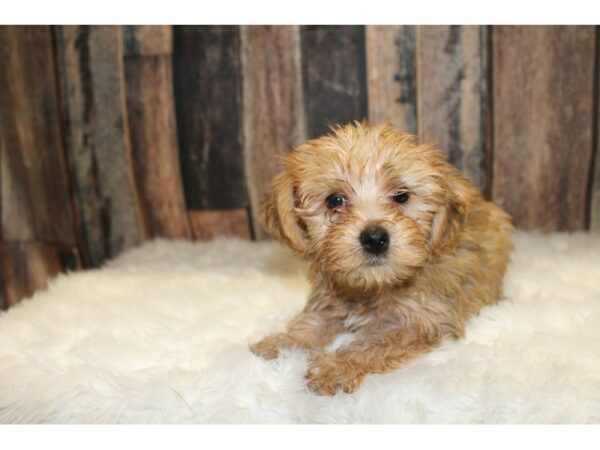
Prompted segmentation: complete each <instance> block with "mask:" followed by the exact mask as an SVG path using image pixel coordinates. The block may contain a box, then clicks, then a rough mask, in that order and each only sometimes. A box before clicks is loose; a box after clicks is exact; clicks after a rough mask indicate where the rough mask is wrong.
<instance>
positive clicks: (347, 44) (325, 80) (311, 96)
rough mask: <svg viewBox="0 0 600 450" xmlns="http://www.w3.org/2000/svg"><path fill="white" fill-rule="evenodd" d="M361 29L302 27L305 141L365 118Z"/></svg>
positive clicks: (362, 28)
mask: <svg viewBox="0 0 600 450" xmlns="http://www.w3.org/2000/svg"><path fill="white" fill-rule="evenodd" d="M364 28H365V27H364V26H361V25H356V26H354V25H353V26H348V25H335V26H333V25H310V26H303V27H301V32H300V37H301V51H302V82H303V88H304V90H303V94H304V107H305V112H306V131H307V135H308V137H318V136H321V135H322V134H325V133H327V132H329V127H330V126H331V125H334V124H345V123H348V122H351V121H353V120H363V119H365V118H366V117H367V97H366V82H365V30H364Z"/></svg>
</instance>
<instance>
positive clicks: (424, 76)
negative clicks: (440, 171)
mask: <svg viewBox="0 0 600 450" xmlns="http://www.w3.org/2000/svg"><path fill="white" fill-rule="evenodd" d="M486 50H487V39H486V28H485V27H483V26H457V25H452V26H419V27H417V53H418V55H417V61H418V67H417V71H418V77H419V82H418V86H419V89H418V99H419V100H418V107H419V109H418V113H419V137H420V138H421V140H423V141H430V142H436V143H437V146H438V147H439V148H440V150H442V151H444V152H446V153H447V155H448V159H449V161H450V162H451V163H452V164H454V165H455V166H457V167H458V168H459V169H461V170H462V171H463V173H465V174H466V175H467V176H468V177H469V178H470V179H471V181H473V182H474V183H475V184H476V185H478V186H480V187H483V186H484V185H485V182H486V179H485V145H484V144H485V136H484V127H485V118H486V117H485V115H486V106H487V105H486V101H487V95H486V61H487V56H486V53H487V52H486Z"/></svg>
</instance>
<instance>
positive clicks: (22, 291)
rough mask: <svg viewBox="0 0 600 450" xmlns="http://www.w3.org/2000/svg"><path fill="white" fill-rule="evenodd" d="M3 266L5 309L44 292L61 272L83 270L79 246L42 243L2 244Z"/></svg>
mask: <svg viewBox="0 0 600 450" xmlns="http://www.w3.org/2000/svg"><path fill="white" fill-rule="evenodd" d="M0 263H1V264H2V274H3V282H4V301H5V305H4V307H5V308H8V307H10V306H13V305H15V304H16V303H18V302H20V301H21V300H23V299H25V298H28V297H31V296H32V295H33V294H34V292H36V291H38V290H40V289H44V288H45V287H46V286H47V284H48V280H49V279H50V278H52V277H55V276H56V275H58V274H59V273H61V272H63V271H65V270H76V269H77V268H79V267H81V261H80V257H79V254H78V252H77V249H76V247H69V246H59V245H55V244H47V243H42V242H2V243H1V244H0Z"/></svg>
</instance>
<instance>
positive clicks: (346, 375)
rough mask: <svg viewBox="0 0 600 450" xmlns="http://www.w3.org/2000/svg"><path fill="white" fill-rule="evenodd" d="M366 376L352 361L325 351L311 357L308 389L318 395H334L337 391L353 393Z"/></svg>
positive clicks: (307, 378)
mask: <svg viewBox="0 0 600 450" xmlns="http://www.w3.org/2000/svg"><path fill="white" fill-rule="evenodd" d="M364 377H365V374H364V373H363V372H362V371H360V370H358V369H357V368H356V367H355V366H354V365H352V364H351V363H350V362H348V361H345V360H343V359H341V358H339V357H337V356H336V355H330V354H325V353H324V354H318V355H315V356H313V357H312V358H311V360H310V364H309V367H308V371H307V373H306V380H307V386H308V389H309V390H310V391H311V392H313V393H315V394H318V395H333V394H335V393H336V392H337V391H342V392H345V393H347V394H351V393H352V392H354V391H355V390H356V388H358V386H360V383H361V382H362V380H363V378H364Z"/></svg>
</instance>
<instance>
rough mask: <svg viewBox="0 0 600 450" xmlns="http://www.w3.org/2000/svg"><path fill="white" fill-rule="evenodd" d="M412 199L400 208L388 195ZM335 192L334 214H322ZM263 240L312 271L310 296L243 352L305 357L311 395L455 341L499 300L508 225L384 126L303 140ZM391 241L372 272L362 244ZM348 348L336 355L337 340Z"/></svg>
mask: <svg viewBox="0 0 600 450" xmlns="http://www.w3.org/2000/svg"><path fill="white" fill-rule="evenodd" d="M399 191H404V192H408V193H409V197H408V200H407V201H406V202H405V203H402V204H399V203H395V202H394V201H392V200H391V197H392V196H393V195H394V193H396V192H399ZM333 193H337V194H341V195H343V196H344V198H345V199H346V201H345V203H344V205H343V206H340V207H338V208H333V209H332V208H328V206H327V204H326V199H327V197H328V196H329V195H331V194H333ZM262 219H263V222H264V225H265V228H266V230H267V231H268V232H269V233H270V234H271V235H272V236H273V237H275V238H276V239H277V240H279V241H281V242H282V243H284V244H286V245H288V246H290V247H291V248H292V249H294V250H295V251H296V252H297V253H298V254H300V255H301V256H302V257H304V258H305V259H306V260H307V261H309V263H310V267H311V269H310V278H311V282H312V286H313V287H312V292H311V294H310V296H309V299H308V303H307V304H306V307H305V308H304V310H303V312H302V313H301V314H299V315H298V316H297V317H295V318H294V319H293V320H292V321H291V322H290V323H289V324H288V326H287V329H286V331H285V332H282V333H277V334H273V335H270V336H267V337H266V338H264V339H263V340H261V341H260V342H258V343H256V344H254V345H253V346H252V350H253V351H254V352H255V353H256V354H258V355H261V356H263V357H265V358H267V359H272V358H276V357H277V356H278V355H279V350H280V349H282V348H288V347H295V346H299V347H302V348H305V349H307V350H309V351H310V352H311V363H310V366H309V369H308V372H307V380H308V387H309V388H310V389H311V390H312V391H313V392H315V393H318V394H334V393H335V392H337V391H338V390H342V391H344V392H353V391H354V390H355V389H356V388H357V386H359V385H360V383H361V381H362V380H363V378H364V377H365V375H367V374H369V373H381V372H386V371H388V370H391V369H394V368H396V367H398V366H400V365H401V364H403V363H404V362H406V361H408V360H410V359H413V358H414V357H416V356H418V355H421V354H423V353H425V352H428V351H430V350H432V349H433V348H435V347H437V346H439V345H440V343H441V342H442V339H444V338H446V337H451V338H460V337H462V336H463V334H464V329H465V323H466V321H467V320H468V319H469V318H470V317H472V316H473V315H474V314H477V313H478V312H479V310H480V309H481V308H482V307H483V306H485V305H489V304H492V303H495V302H496V301H498V300H499V299H500V298H501V285H502V278H503V276H504V273H505V270H506V266H507V263H508V260H509V253H510V251H511V250H512V243H511V239H510V232H511V230H512V226H511V223H510V218H509V216H508V215H507V214H506V213H505V212H504V211H503V210H502V209H500V208H499V207H498V206H496V205H494V204H492V203H490V202H488V201H486V200H484V199H483V197H482V196H481V193H480V192H479V190H478V189H477V188H476V187H475V186H474V185H473V184H472V183H471V182H470V181H469V180H467V179H466V178H465V177H464V176H462V175H461V174H460V172H459V171H458V170H457V169H456V168H454V167H453V166H452V165H450V164H449V163H448V162H447V161H446V159H445V157H444V155H443V154H442V153H441V152H439V151H438V150H436V149H435V148H433V147H432V146H431V145H429V144H424V145H419V144H417V142H416V140H415V138H414V137H412V136H410V135H407V134H403V133H400V132H399V131H397V130H396V129H394V128H393V127H392V126H390V125H377V126H373V125H369V124H367V123H365V122H363V123H353V124H350V125H346V126H339V127H336V128H334V129H333V132H332V134H331V135H328V136H324V137H321V138H319V139H315V140H311V141H308V142H306V143H304V144H302V145H300V146H298V147H297V148H295V149H294V150H293V151H291V152H290V153H289V154H288V155H286V157H285V158H284V171H283V172H282V173H281V174H279V175H278V176H277V177H276V178H275V179H274V180H273V185H272V190H271V193H270V194H269V195H268V197H267V199H266V200H265V203H264V206H263V208H262ZM373 225H377V226H380V227H383V228H384V229H385V230H386V231H387V232H388V234H389V236H390V244H389V249H388V250H387V252H386V254H385V257H381V258H377V260H376V261H375V263H373V258H372V255H369V254H367V253H366V252H365V251H363V249H362V247H361V244H360V241H359V235H360V233H361V231H362V230H364V229H365V228H367V227H368V226H373ZM345 332H354V333H356V336H357V338H356V339H355V341H354V342H352V343H351V344H349V345H347V346H345V347H342V348H340V349H339V350H338V351H336V352H335V353H333V354H330V353H326V352H324V349H325V347H327V346H328V345H329V344H331V343H332V342H333V340H334V339H335V337H336V336H337V335H339V334H341V333H345Z"/></svg>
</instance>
